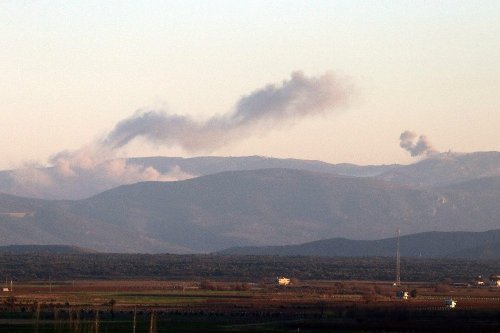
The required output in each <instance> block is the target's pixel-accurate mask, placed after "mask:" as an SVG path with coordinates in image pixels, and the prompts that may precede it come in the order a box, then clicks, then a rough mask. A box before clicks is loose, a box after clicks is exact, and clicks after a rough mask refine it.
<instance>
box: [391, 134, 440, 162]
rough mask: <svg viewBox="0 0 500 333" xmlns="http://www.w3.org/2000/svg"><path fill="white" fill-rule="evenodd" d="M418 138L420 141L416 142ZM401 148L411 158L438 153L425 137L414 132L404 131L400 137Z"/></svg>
mask: <svg viewBox="0 0 500 333" xmlns="http://www.w3.org/2000/svg"><path fill="white" fill-rule="evenodd" d="M417 137H418V140H416V139H417ZM399 140H400V143H399V145H400V146H401V148H403V149H405V150H406V151H408V152H409V153H410V154H411V156H413V157H415V156H420V155H431V154H435V153H437V150H436V149H435V148H434V147H433V146H432V144H431V143H430V141H429V140H428V139H427V137H426V136H425V135H420V136H418V135H417V133H415V132H412V131H404V132H403V133H401V135H400V136H399Z"/></svg>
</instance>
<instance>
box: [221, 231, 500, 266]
mask: <svg viewBox="0 0 500 333" xmlns="http://www.w3.org/2000/svg"><path fill="white" fill-rule="evenodd" d="M396 242H397V241H396V238H395V237H393V238H385V239H380V240H351V239H345V238H334V239H325V240H320V241H315V242H309V243H304V244H299V245H288V246H265V247H236V248H230V249H226V250H223V251H219V252H218V253H219V254H231V255H289V256H290V255H292V256H295V255H307V256H339V257H368V256H385V257H395V255H396V247H397V246H396ZM499 250H500V229H498V230H491V231H486V232H425V233H418V234H412V235H407V236H402V237H401V238H400V251H401V255H402V256H405V257H424V258H439V257H454V258H465V257H469V258H488V259H491V258H500V251H499Z"/></svg>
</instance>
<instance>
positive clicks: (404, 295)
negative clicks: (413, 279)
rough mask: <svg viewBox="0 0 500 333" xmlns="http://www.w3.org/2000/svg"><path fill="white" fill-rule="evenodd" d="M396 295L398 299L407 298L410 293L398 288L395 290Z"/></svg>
mask: <svg viewBox="0 0 500 333" xmlns="http://www.w3.org/2000/svg"><path fill="white" fill-rule="evenodd" d="M396 297H397V298H399V299H403V300H407V299H408V298H410V294H409V293H408V292H407V291H404V290H398V291H396Z"/></svg>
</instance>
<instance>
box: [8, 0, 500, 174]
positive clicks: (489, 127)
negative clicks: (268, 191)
mask: <svg viewBox="0 0 500 333" xmlns="http://www.w3.org/2000/svg"><path fill="white" fill-rule="evenodd" d="M499 18H500V1H289V0H288V1H269V0H268V1H2V2H1V3H0V36H1V38H0V73H1V75H0V110H1V111H0V112H1V115H2V118H1V119H2V120H1V121H2V130H1V131H0V153H1V155H2V160H1V161H0V168H10V167H16V166H19V165H21V164H22V163H23V162H26V161H36V162H40V163H45V162H46V161H47V158H48V157H49V156H50V155H52V154H54V153H57V152H59V151H61V150H65V149H70V150H75V149H78V148H79V147H81V146H83V145H85V144H87V143H89V142H91V141H92V140H94V139H96V138H97V137H99V136H100V135H103V134H104V133H106V132H107V131H108V130H110V129H111V128H112V127H113V126H114V124H115V123H116V122H117V121H119V120H121V119H124V118H126V117H128V116H130V115H131V114H133V113H134V112H135V111H136V110H137V109H148V108H165V109H166V110H169V111H170V112H174V113H178V114H186V115H192V116H193V117H199V118H208V117H210V116H212V115H214V114H222V113H226V112H228V111H229V110H230V109H231V108H232V107H233V106H234V103H236V101H237V100H238V99H239V98H240V97H241V96H242V95H246V94H249V93H250V92H252V91H254V90H255V89H258V88H261V87H263V86H264V85H266V84H267V83H279V82H281V81H282V80H284V79H287V78H289V77H290V73H291V72H292V71H296V70H302V71H304V73H306V74H307V75H311V76H314V75H321V74H323V73H324V72H326V71H329V70H330V71H333V72H334V73H336V74H338V75H339V76H340V77H346V78H348V80H350V81H351V82H353V83H354V85H355V86H356V91H357V93H356V96H355V98H353V99H354V100H353V101H352V103H351V105H350V106H349V107H348V108H346V109H344V110H343V111H342V112H341V113H334V114H331V115H324V116H319V117H312V118H309V119H306V120H303V121H301V122H300V123H297V124H295V125H294V126H290V127H287V128H285V129H279V130H276V131H271V132H269V133H267V134H266V135H259V136H258V137H250V138H249V139H248V140H244V141H241V142H237V143H234V144H231V145H228V146H226V147H223V148H221V149H219V150H217V151H215V152H212V154H213V155H255V154H256V155H267V156H276V157H294V158H308V159H320V160H325V161H328V162H334V163H337V162H353V163H360V164H367V163H377V164H378V163H394V162H398V163H409V162H411V161H412V159H411V158H410V157H409V156H408V155H407V153H406V152H404V151H403V150H402V149H401V148H399V142H398V137H399V134H400V133H401V132H402V131H404V130H406V129H410V130H414V131H416V132H417V133H422V134H426V135H427V136H428V138H429V139H430V141H432V142H433V143H434V145H435V146H436V148H438V149H440V150H446V151H447V150H448V149H452V150H454V151H465V152H467V151H477V150H500V135H499V133H500V98H499V96H498V92H499V91H500V61H499V60H498V59H500V37H499V36H500V23H499V22H500V20H499ZM121 154H126V155H128V156H135V155H153V154H154V155H180V156H188V155H187V154H186V153H185V152H183V151H181V150H180V149H177V148H172V147H165V146H160V147H154V146H151V145H147V144H144V143H143V142H136V143H135V144H132V145H131V146H130V147H128V148H127V149H126V150H124V151H122V152H121Z"/></svg>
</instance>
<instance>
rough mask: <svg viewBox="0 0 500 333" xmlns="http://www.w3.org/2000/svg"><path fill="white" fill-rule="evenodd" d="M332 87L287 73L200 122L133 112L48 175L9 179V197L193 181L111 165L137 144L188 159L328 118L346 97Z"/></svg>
mask: <svg viewBox="0 0 500 333" xmlns="http://www.w3.org/2000/svg"><path fill="white" fill-rule="evenodd" d="M340 81H342V80H340ZM340 81H339V80H338V79H337V78H336V77H334V75H333V74H331V73H329V72H327V73H325V74H323V75H321V76H318V77H307V76H305V75H304V74H303V73H302V72H294V73H292V75H291V78H290V79H288V80H284V81H283V82H281V84H268V85H267V86H265V87H264V88H261V89H258V90H256V91H254V92H252V93H250V94H249V95H247V96H243V97H241V98H240V99H239V100H238V101H237V103H236V104H235V106H234V107H233V109H232V110H231V111H229V112H227V113H225V114H221V115H216V116H213V117H211V118H209V119H206V120H204V121H200V120H196V119H193V118H191V117H189V116H183V115H176V114H170V113H167V112H165V111H162V110H149V111H138V112H136V113H135V114H134V115H132V116H131V117H129V118H126V119H124V120H122V121H120V122H118V123H117V124H116V126H115V127H114V128H113V129H112V130H111V131H110V132H109V133H108V134H107V135H105V136H104V138H103V139H101V140H96V141H94V142H93V143H91V144H89V145H87V146H84V147H82V148H80V149H78V150H76V151H62V152H59V153H57V154H55V155H54V156H52V157H51V159H50V161H49V163H50V164H51V165H52V167H51V168H48V169H47V168H30V167H27V168H25V169H23V170H21V171H18V172H14V173H13V176H12V178H13V180H14V183H15V186H14V189H13V190H11V191H9V192H10V193H14V194H20V195H29V196H36V197H52V198H70V197H71V198H79V197H84V196H87V195H90V194H92V192H97V191H103V190H106V189H109V188H112V187H115V186H118V185H122V184H127V183H133V182H139V181H148V180H160V181H161V180H180V179H186V178H190V177H193V176H195V175H190V174H187V173H185V172H183V171H182V170H180V169H179V168H173V169H172V170H169V171H168V172H166V173H161V172H159V171H158V170H156V169H155V168H153V167H150V166H140V165H136V164H128V163H127V161H126V160H125V159H120V158H118V156H119V152H120V149H121V148H124V147H125V146H127V145H128V144H129V143H130V142H132V141H133V140H134V139H137V138H142V139H144V140H146V141H147V142H150V143H154V144H157V145H165V146H169V147H174V146H175V147H180V148H182V149H183V150H185V151H188V152H210V151H213V150H215V149H217V148H220V147H222V146H224V145H227V144H231V143H234V142H237V141H239V140H243V139H244V138H246V137H249V136H252V135H260V134H263V133H265V132H268V131H270V130H272V129H275V128H279V127H281V126H286V125H289V124H293V123H294V122H296V121H298V120H300V119H301V118H304V117H309V116H313V115H317V114H321V113H326V112H332V111H335V110H336V109H337V108H338V107H341V106H343V105H345V104H346V102H347V100H348V97H349V95H350V93H351V86H350V84H347V83H345V82H340ZM35 175H36V177H34V176H35Z"/></svg>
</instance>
